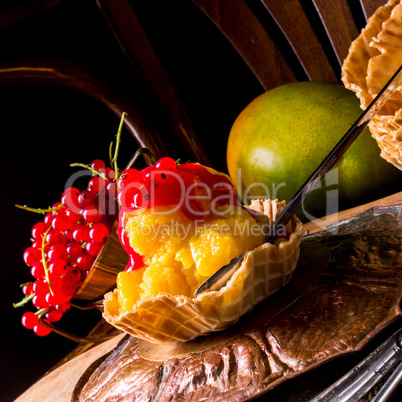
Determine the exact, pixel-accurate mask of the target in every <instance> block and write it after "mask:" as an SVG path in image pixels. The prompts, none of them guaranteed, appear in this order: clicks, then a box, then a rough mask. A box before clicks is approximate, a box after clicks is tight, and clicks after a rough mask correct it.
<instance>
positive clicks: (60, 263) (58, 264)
mask: <svg viewBox="0 0 402 402" xmlns="http://www.w3.org/2000/svg"><path fill="white" fill-rule="evenodd" d="M66 266H67V263H66V261H65V260H61V259H58V260H54V261H52V262H51V263H50V264H49V272H50V273H52V274H54V275H59V276H61V275H64V274H65V272H66Z"/></svg>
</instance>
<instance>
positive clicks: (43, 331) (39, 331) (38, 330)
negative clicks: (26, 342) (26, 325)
mask: <svg viewBox="0 0 402 402" xmlns="http://www.w3.org/2000/svg"><path fill="white" fill-rule="evenodd" d="M33 331H34V332H35V334H36V335H38V336H47V335H49V334H50V333H51V332H52V330H51V329H50V328H47V327H45V326H43V325H42V324H38V325H35V326H34V328H33Z"/></svg>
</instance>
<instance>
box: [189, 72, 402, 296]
mask: <svg viewBox="0 0 402 402" xmlns="http://www.w3.org/2000/svg"><path fill="white" fill-rule="evenodd" d="M401 84H402V65H401V66H400V67H399V68H398V70H397V71H396V72H395V74H394V75H393V76H392V78H391V79H390V80H389V81H388V82H387V84H386V85H385V86H384V88H382V90H381V91H380V92H379V93H378V95H377V96H376V97H375V98H374V100H373V101H372V102H371V103H370V105H369V106H368V107H367V108H366V110H365V111H364V112H363V113H362V114H361V115H360V117H359V118H358V119H357V120H356V121H355V123H353V125H352V126H351V127H350V129H349V130H348V131H347V132H346V134H345V135H344V136H343V137H342V138H341V140H340V141H339V142H338V143H337V144H336V145H335V147H334V148H333V149H332V150H331V151H330V153H329V154H328V155H327V156H326V158H325V159H324V160H323V161H322V162H321V164H320V165H319V166H318V167H317V169H316V170H315V171H314V172H313V174H312V175H311V176H310V177H309V178H308V179H307V181H306V182H305V183H304V184H303V185H302V186H301V187H300V189H299V190H298V191H297V192H296V194H295V195H294V196H293V198H292V199H291V200H290V202H289V203H288V204H287V205H286V207H285V208H284V209H283V210H282V212H281V213H280V214H279V216H278V218H277V219H276V220H275V222H274V223H273V224H272V225H271V227H270V230H269V233H268V235H267V236H266V239H265V241H266V242H270V243H272V242H274V241H275V239H276V238H278V237H280V236H281V234H282V233H283V231H284V228H285V226H286V224H287V223H288V222H289V220H290V218H291V217H292V215H294V214H295V213H296V211H297V210H298V209H299V208H300V207H301V205H302V204H303V202H304V201H305V200H306V199H307V197H308V196H309V195H310V194H311V193H312V192H313V190H314V189H315V187H316V186H317V185H318V183H319V182H320V181H321V180H322V179H323V178H324V176H325V175H326V174H327V173H328V172H329V171H330V170H331V169H332V168H333V167H334V166H335V164H336V163H337V162H338V161H339V159H340V158H341V156H342V155H343V154H344V153H345V152H346V151H347V149H348V148H349V147H350V146H351V145H352V144H353V142H354V141H355V140H356V138H357V137H358V136H359V134H360V133H361V132H362V131H363V130H364V128H365V127H366V126H367V124H368V123H369V122H370V120H371V119H372V118H373V117H374V116H375V115H376V114H377V113H378V111H379V110H380V109H381V108H382V107H383V106H384V104H385V102H386V101H387V100H388V99H389V98H390V97H391V95H392V94H393V93H394V91H395V90H396V89H397V88H398V86H399V85H401ZM243 257H244V254H241V255H239V256H237V257H235V258H233V259H232V261H230V263H229V264H227V265H225V266H223V267H222V268H220V269H219V270H218V271H216V272H215V273H214V274H213V275H212V276H210V277H209V278H208V279H207V280H206V281H205V282H203V283H202V284H201V286H200V287H199V288H198V289H197V290H196V291H195V293H194V297H197V296H198V295H199V294H201V293H203V292H206V291H211V290H218V289H220V288H221V287H222V286H224V285H225V284H226V282H227V281H228V280H229V279H230V278H231V276H232V275H233V273H234V272H235V271H236V270H237V268H238V267H239V266H240V264H241V261H242V260H243Z"/></svg>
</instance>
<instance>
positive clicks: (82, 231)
mask: <svg viewBox="0 0 402 402" xmlns="http://www.w3.org/2000/svg"><path fill="white" fill-rule="evenodd" d="M73 239H74V240H75V241H76V242H78V243H83V242H87V241H89V240H90V237H89V227H88V226H87V225H85V224H84V223H80V224H78V225H77V226H76V228H75V230H74V232H73Z"/></svg>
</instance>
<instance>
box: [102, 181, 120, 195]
mask: <svg viewBox="0 0 402 402" xmlns="http://www.w3.org/2000/svg"><path fill="white" fill-rule="evenodd" d="M105 190H106V194H107V196H108V197H109V198H115V197H116V194H117V183H116V182H115V181H110V182H109V183H107V184H106V187H105Z"/></svg>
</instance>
